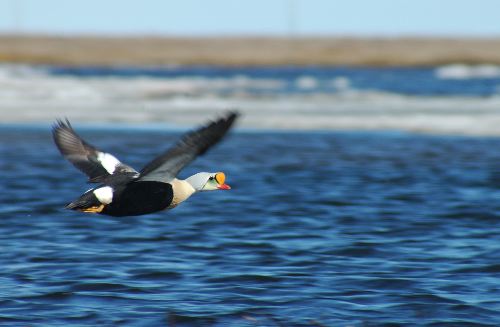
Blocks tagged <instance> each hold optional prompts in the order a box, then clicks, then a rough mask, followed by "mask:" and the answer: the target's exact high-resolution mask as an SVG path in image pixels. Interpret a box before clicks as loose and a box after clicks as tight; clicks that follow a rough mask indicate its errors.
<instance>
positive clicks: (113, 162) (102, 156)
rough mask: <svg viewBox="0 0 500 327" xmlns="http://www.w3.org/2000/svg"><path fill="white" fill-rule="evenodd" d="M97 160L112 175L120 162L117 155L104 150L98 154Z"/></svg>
mask: <svg viewBox="0 0 500 327" xmlns="http://www.w3.org/2000/svg"><path fill="white" fill-rule="evenodd" d="M97 160H98V161H99V162H100V163H101V165H102V166H103V167H104V169H106V171H107V172H108V173H109V174H110V175H112V174H113V173H114V172H115V169H116V167H117V166H118V165H119V164H120V160H118V159H116V158H115V156H113V155H112V154H109V153H104V152H99V153H98V154H97Z"/></svg>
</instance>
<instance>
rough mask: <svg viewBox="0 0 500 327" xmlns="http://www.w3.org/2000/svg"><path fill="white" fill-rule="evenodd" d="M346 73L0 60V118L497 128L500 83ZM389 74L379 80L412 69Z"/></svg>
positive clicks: (484, 131)
mask: <svg viewBox="0 0 500 327" xmlns="http://www.w3.org/2000/svg"><path fill="white" fill-rule="evenodd" d="M445 67H446V66H444V67H440V68H438V69H437V70H438V71H439V69H444V68H445ZM250 72H251V73H252V74H253V75H251V74H250ZM382 72H385V71H382ZM343 73H345V74H340V73H339V72H338V71H335V74H334V73H332V72H328V71H327V72H323V71H322V70H317V71H316V74H312V73H311V71H308V72H301V71H299V72H295V71H294V74H290V73H289V72H284V73H283V72H281V73H280V74H274V72H268V71H264V73H263V72H258V73H256V72H254V71H251V70H249V71H247V72H246V73H244V72H243V73H242V72H240V71H239V72H238V74H227V73H224V74H219V73H217V74H215V75H214V74H212V73H210V74H206V73H204V72H203V70H200V71H197V72H196V73H193V72H190V73H189V74H185V75H183V74H180V73H179V74H174V76H162V77H160V78H159V77H156V76H150V75H147V74H146V75H145V74H144V73H142V72H141V73H140V74H136V75H133V76H132V77H130V76H128V75H127V76H119V74H104V75H95V74H94V75H91V76H88V77H82V76H79V75H78V74H59V73H54V72H53V69H52V68H50V67H43V66H23V65H0V114H1V115H2V123H12V122H15V123H26V122H28V123H31V122H43V123H50V122H51V121H53V120H54V119H55V118H58V117H68V118H70V119H72V120H75V121H78V122H80V123H112V122H113V123H114V122H121V123H131V124H153V123H156V124H160V123H161V122H168V123H169V124H172V125H186V126H188V125H192V124H196V123H199V122H200V121H201V120H203V119H208V118H209V117H212V116H213V114H214V112H220V111H223V110H228V109H237V110H239V111H241V112H242V113H243V114H244V118H243V119H242V120H241V122H240V123H241V125H240V126H243V127H248V128H265V129H348V130H403V131H414V132H430V133H447V134H473V135H500V129H498V126H499V125H500V112H499V110H498V109H499V108H500V89H499V92H497V93H492V94H489V95H488V96H484V94H483V93H481V92H479V93H478V94H476V95H470V94H461V93H459V94H452V95H443V94H441V93H439V92H438V93H437V94H435V93H424V95H422V94H420V93H417V94H406V93H402V92H398V90H399V89H394V90H393V91H387V90H386V89H384V88H383V87H380V89H376V88H372V87H366V86H363V85H362V83H361V82H360V81H361V80H362V79H361V78H360V76H361V77H363V76H365V77H366V76H371V75H370V74H372V75H373V72H372V71H370V70H366V72H364V73H363V74H361V75H359V76H358V75H355V74H360V73H359V71H353V72H351V73H352V74H351V75H349V74H348V73H346V72H345V71H343ZM378 73H380V72H379V71H377V74H378ZM423 73H425V74H427V72H426V71H412V72H411V74H414V75H415V76H420V75H421V74H423ZM391 74H392V73H391ZM391 74H388V75H385V78H382V79H380V83H378V84H383V81H384V80H385V79H388V78H389V77H391V78H392V77H394V76H396V77H398V76H399V75H398V74H403V75H404V74H409V73H408V72H404V73H398V72H395V73H394V75H391ZM419 74H420V75H419ZM400 77H401V76H399V77H398V78H400ZM403 77H404V76H403ZM370 78H371V77H370ZM394 78H395V77H394ZM378 84H377V85H378ZM421 84H425V83H421ZM483 84H484V83H483ZM415 85H416V87H417V86H418V85H420V84H418V83H416V84H415ZM389 89H390V88H389Z"/></svg>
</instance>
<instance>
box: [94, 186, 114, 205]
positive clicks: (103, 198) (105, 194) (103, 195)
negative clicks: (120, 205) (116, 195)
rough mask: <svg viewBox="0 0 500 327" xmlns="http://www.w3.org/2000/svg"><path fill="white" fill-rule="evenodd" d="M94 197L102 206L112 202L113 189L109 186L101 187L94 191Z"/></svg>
mask: <svg viewBox="0 0 500 327" xmlns="http://www.w3.org/2000/svg"><path fill="white" fill-rule="evenodd" d="M94 195H95V197H96V198H97V200H99V202H101V203H102V204H110V203H111V202H113V188H112V187H111V186H103V187H99V188H98V189H95V190H94Z"/></svg>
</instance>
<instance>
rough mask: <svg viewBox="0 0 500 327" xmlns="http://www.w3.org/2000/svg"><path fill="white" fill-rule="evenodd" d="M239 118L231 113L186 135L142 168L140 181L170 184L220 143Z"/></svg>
mask: <svg viewBox="0 0 500 327" xmlns="http://www.w3.org/2000/svg"><path fill="white" fill-rule="evenodd" d="M237 117H238V113H236V112H230V113H228V114H227V115H226V116H225V117H222V118H219V119H218V120H216V121H213V122H211V123H209V124H208V125H206V126H204V127H201V128H199V129H197V130H194V131H192V132H189V133H187V134H185V135H184V136H183V137H182V138H181V139H180V140H179V141H178V142H177V144H175V145H174V146H173V147H172V148H170V149H169V150H167V151H166V152H165V153H163V154H162V155H160V156H158V157H157V158H156V159H154V160H153V161H151V162H150V163H148V164H147V165H146V166H145V167H144V168H142V170H141V172H140V177H139V180H145V181H159V182H164V183H168V182H170V181H171V180H172V179H174V178H175V177H176V176H177V174H178V173H179V172H180V171H181V170H182V168H184V167H185V166H187V165H188V164H189V163H190V162H191V161H193V160H194V159H195V158H196V157H197V156H199V155H202V154H204V153H205V152H206V151H207V150H208V149H209V148H210V147H211V146H213V145H214V144H216V143H217V142H219V141H220V140H221V139H222V137H223V136H224V135H225V134H226V133H227V131H228V130H229V129H230V128H231V126H232V125H233V123H234V121H235V120H236V118H237Z"/></svg>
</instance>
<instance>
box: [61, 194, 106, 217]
mask: <svg viewBox="0 0 500 327" xmlns="http://www.w3.org/2000/svg"><path fill="white" fill-rule="evenodd" d="M66 209H70V210H77V211H82V212H95V213H99V212H101V211H102V210H103V209H104V204H102V203H101V202H100V201H99V200H98V199H97V197H96V196H95V194H94V192H87V193H85V194H83V195H82V196H81V197H79V198H78V199H76V200H75V201H73V202H71V203H69V204H68V205H66Z"/></svg>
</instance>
